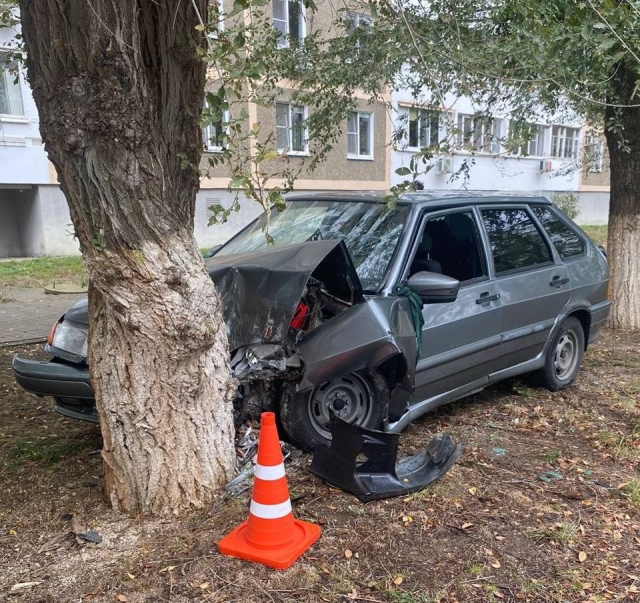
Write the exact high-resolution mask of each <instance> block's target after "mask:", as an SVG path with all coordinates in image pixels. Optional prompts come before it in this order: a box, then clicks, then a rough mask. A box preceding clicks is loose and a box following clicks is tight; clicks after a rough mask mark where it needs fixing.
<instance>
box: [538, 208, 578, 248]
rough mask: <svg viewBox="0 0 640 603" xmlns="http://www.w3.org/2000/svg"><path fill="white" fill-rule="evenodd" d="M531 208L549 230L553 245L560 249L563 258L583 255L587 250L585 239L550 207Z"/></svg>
mask: <svg viewBox="0 0 640 603" xmlns="http://www.w3.org/2000/svg"><path fill="white" fill-rule="evenodd" d="M531 209H532V210H533V213H534V214H535V216H536V218H538V220H539V221H540V224H542V227H543V228H544V229H545V230H546V231H547V234H548V235H549V238H550V239H551V242H552V243H553V246H554V247H555V248H556V249H557V250H558V253H559V254H560V257H562V259H566V258H571V257H574V256H577V255H582V254H583V253H584V252H585V250H586V244H585V242H584V240H583V239H582V238H581V237H579V236H578V234H577V233H576V232H574V231H573V230H571V228H569V226H567V225H566V224H565V223H564V222H562V221H561V220H560V218H558V216H556V215H555V214H554V213H553V212H552V211H551V210H550V209H549V208H548V207H544V206H542V205H532V206H531Z"/></svg>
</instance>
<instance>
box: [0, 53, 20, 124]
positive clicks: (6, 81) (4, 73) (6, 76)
mask: <svg viewBox="0 0 640 603" xmlns="http://www.w3.org/2000/svg"><path fill="white" fill-rule="evenodd" d="M7 54H8V52H7V51H6V50H4V49H3V48H0V57H2V56H3V55H7ZM15 78H16V76H15V75H14V74H12V73H10V72H9V70H8V69H7V68H5V67H4V58H0V79H2V81H3V85H4V90H5V92H6V103H7V106H8V107H9V113H1V112H0V115H1V116H2V117H3V118H9V119H16V118H18V119H20V118H24V117H25V112H24V94H23V93H22V78H21V77H20V71H19V68H18V81H17V82H15ZM14 82H15V83H14ZM9 89H12V90H15V89H17V94H18V96H19V98H20V107H19V110H14V109H12V107H11V95H10V94H9Z"/></svg>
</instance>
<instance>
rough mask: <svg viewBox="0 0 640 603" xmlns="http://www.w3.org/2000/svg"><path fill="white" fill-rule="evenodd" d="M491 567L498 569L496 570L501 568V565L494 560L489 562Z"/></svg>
mask: <svg viewBox="0 0 640 603" xmlns="http://www.w3.org/2000/svg"><path fill="white" fill-rule="evenodd" d="M491 567H495V568H496V569H498V568H500V567H502V564H501V563H500V562H499V561H498V560H497V559H494V560H493V561H492V562H491ZM494 594H495V593H494Z"/></svg>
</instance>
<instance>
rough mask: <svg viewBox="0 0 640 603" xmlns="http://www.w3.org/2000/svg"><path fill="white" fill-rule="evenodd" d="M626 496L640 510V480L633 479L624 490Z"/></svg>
mask: <svg viewBox="0 0 640 603" xmlns="http://www.w3.org/2000/svg"><path fill="white" fill-rule="evenodd" d="M623 492H624V494H625V496H626V497H627V498H628V499H629V502H630V503H631V504H632V505H633V506H634V507H637V508H638V509H640V480H639V479H636V478H634V479H632V480H630V481H629V482H628V483H627V484H626V485H625V486H624V488H623Z"/></svg>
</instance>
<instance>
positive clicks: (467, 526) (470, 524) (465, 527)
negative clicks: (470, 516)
mask: <svg viewBox="0 0 640 603" xmlns="http://www.w3.org/2000/svg"><path fill="white" fill-rule="evenodd" d="M472 525H473V524H472V523H469V522H467V523H463V524H462V529H463V530H466V529H467V528H470V527H471V526H472Z"/></svg>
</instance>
